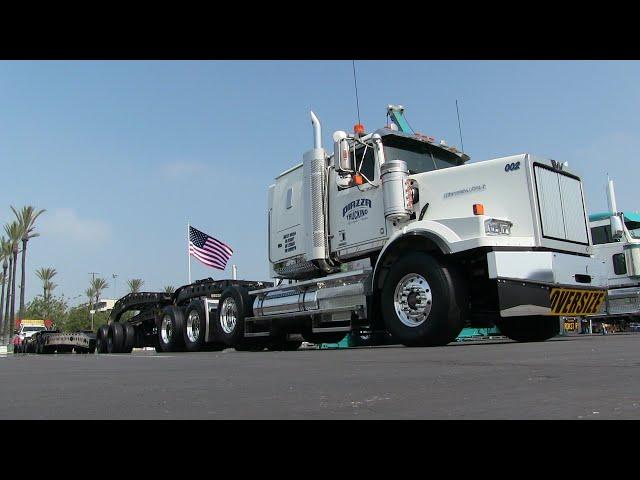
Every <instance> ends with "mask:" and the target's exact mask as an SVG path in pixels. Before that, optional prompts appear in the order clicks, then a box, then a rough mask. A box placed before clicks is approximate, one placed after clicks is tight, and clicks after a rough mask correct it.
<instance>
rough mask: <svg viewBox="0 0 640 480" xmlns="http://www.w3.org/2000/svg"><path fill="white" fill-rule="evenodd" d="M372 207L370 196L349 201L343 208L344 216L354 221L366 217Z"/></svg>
mask: <svg viewBox="0 0 640 480" xmlns="http://www.w3.org/2000/svg"><path fill="white" fill-rule="evenodd" d="M370 208H371V200H369V199H368V198H361V199H358V200H354V201H353V202H350V203H347V204H346V205H345V206H344V208H343V209H342V216H343V217H345V218H346V219H347V220H348V221H350V222H352V221H355V220H359V219H361V218H363V217H366V216H367V214H368V213H369V209H370Z"/></svg>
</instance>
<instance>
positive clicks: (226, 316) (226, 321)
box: [220, 297, 238, 334]
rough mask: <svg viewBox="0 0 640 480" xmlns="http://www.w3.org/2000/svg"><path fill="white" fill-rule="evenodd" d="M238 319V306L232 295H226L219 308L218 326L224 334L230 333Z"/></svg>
mask: <svg viewBox="0 0 640 480" xmlns="http://www.w3.org/2000/svg"><path fill="white" fill-rule="evenodd" d="M237 321H238V307H237V306H236V301H235V300H234V299H233V298H232V297H227V298H225V299H224V302H222V307H221V308H220V326H221V327H222V330H223V331H224V333H226V334H230V333H232V332H233V331H234V330H235V328H236V323H237Z"/></svg>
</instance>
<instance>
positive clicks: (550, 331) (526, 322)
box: [495, 315, 560, 342]
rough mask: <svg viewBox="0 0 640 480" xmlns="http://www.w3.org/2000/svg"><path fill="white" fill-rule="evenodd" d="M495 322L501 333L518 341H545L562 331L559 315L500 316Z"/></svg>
mask: <svg viewBox="0 0 640 480" xmlns="http://www.w3.org/2000/svg"><path fill="white" fill-rule="evenodd" d="M495 324H496V327H498V329H499V330H500V333H502V334H503V335H504V336H506V337H508V338H510V339H511V340H515V341H516V342H544V341H545V340H549V339H550V338H553V337H555V336H556V335H558V334H559V333H560V321H559V320H558V317H550V316H543V315H540V316H526V317H509V318H499V319H496V321H495Z"/></svg>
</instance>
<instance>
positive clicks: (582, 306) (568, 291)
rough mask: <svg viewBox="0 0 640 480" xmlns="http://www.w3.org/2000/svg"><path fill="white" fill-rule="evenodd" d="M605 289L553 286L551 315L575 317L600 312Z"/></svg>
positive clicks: (605, 294)
mask: <svg viewBox="0 0 640 480" xmlns="http://www.w3.org/2000/svg"><path fill="white" fill-rule="evenodd" d="M606 296H607V292H606V291H604V290H577V289H572V288H552V289H551V293H550V294H549V299H550V301H551V312H550V313H549V315H563V316H565V315H566V316H568V317H575V316H579V315H592V314H595V313H598V311H599V310H600V307H601V306H602V303H603V302H604V301H605V298H606Z"/></svg>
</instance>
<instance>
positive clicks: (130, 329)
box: [122, 323, 136, 353]
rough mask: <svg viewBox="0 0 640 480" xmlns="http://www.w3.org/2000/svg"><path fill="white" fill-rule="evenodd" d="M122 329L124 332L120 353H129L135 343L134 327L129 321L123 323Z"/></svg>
mask: <svg viewBox="0 0 640 480" xmlns="http://www.w3.org/2000/svg"><path fill="white" fill-rule="evenodd" d="M122 331H123V333H124V342H123V344H122V353H131V352H132V351H133V347H134V346H135V344H136V329H135V327H134V326H133V325H131V324H130V323H123V324H122Z"/></svg>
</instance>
